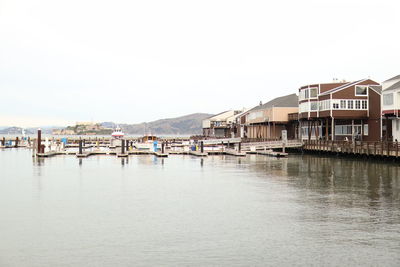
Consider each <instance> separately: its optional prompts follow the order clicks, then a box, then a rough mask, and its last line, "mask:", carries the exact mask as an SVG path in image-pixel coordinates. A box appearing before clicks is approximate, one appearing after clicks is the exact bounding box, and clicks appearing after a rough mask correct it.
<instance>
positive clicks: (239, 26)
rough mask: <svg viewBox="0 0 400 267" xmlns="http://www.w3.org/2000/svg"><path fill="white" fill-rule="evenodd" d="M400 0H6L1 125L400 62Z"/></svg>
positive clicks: (267, 92) (0, 34) (145, 113)
mask: <svg viewBox="0 0 400 267" xmlns="http://www.w3.org/2000/svg"><path fill="white" fill-rule="evenodd" d="M399 2H400V1H395V0H393V1H387V0H380V1H370V0H356V1H352V0H302V1H296V0H293V1H290V0H280V1H266V0H263V1H252V0H246V1H233V0H229V1H228V0H227V1H219V0H212V1H207V0H203V1H189V0H185V1H167V0H162V1H150V0H148V1H144V0H142V1H117V0H114V1H99V0H93V1H88V0H76V1H75V0H69V1H55V0H48V1H42V0H35V1H31V0H27V1H18V0H0V99H1V103H0V125H17V126H38V125H63V124H68V123H74V122H75V121H91V120H93V121H115V122H125V123H137V122H143V121H150V120H155V119H159V118H167V117H175V116H181V115H186V114H189V113H195V112H205V113H217V112H220V111H223V110H227V109H231V108H242V107H252V106H254V105H257V104H258V103H259V101H260V100H262V101H263V102H266V101H268V100H270V99H272V98H274V97H278V96H281V95H285V94H290V93H295V92H297V89H298V88H299V87H300V86H301V85H305V84H309V83H317V82H331V81H332V78H334V77H336V78H339V79H343V78H344V79H347V80H355V79H362V78H365V77H371V78H372V79H374V80H376V81H378V82H382V81H383V80H386V79H388V78H390V77H392V76H394V75H397V74H400V68H399V66H400V65H399V64H400V63H399V62H400V53H399V47H400V42H399V39H400V36H399V34H398V32H399V25H400V16H399V12H400V4H399Z"/></svg>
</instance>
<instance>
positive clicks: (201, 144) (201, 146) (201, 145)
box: [200, 141, 204, 153]
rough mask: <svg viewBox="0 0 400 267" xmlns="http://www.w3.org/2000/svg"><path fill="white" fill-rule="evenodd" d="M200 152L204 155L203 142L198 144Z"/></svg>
mask: <svg viewBox="0 0 400 267" xmlns="http://www.w3.org/2000/svg"><path fill="white" fill-rule="evenodd" d="M200 152H201V153H204V142H203V141H201V142H200Z"/></svg>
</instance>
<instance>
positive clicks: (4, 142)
mask: <svg viewBox="0 0 400 267" xmlns="http://www.w3.org/2000/svg"><path fill="white" fill-rule="evenodd" d="M1 145H2V146H5V145H6V138H5V137H4V136H3V139H2V140H1Z"/></svg>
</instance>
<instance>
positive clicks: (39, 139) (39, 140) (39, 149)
mask: <svg viewBox="0 0 400 267" xmlns="http://www.w3.org/2000/svg"><path fill="white" fill-rule="evenodd" d="M37 153H44V151H42V130H41V129H38V131H37Z"/></svg>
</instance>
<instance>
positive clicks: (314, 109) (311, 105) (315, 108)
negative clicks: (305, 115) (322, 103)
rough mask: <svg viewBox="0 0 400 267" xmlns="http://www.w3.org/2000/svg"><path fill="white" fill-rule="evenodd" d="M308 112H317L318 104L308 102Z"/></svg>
mask: <svg viewBox="0 0 400 267" xmlns="http://www.w3.org/2000/svg"><path fill="white" fill-rule="evenodd" d="M310 110H313V111H316V110H318V102H310Z"/></svg>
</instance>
